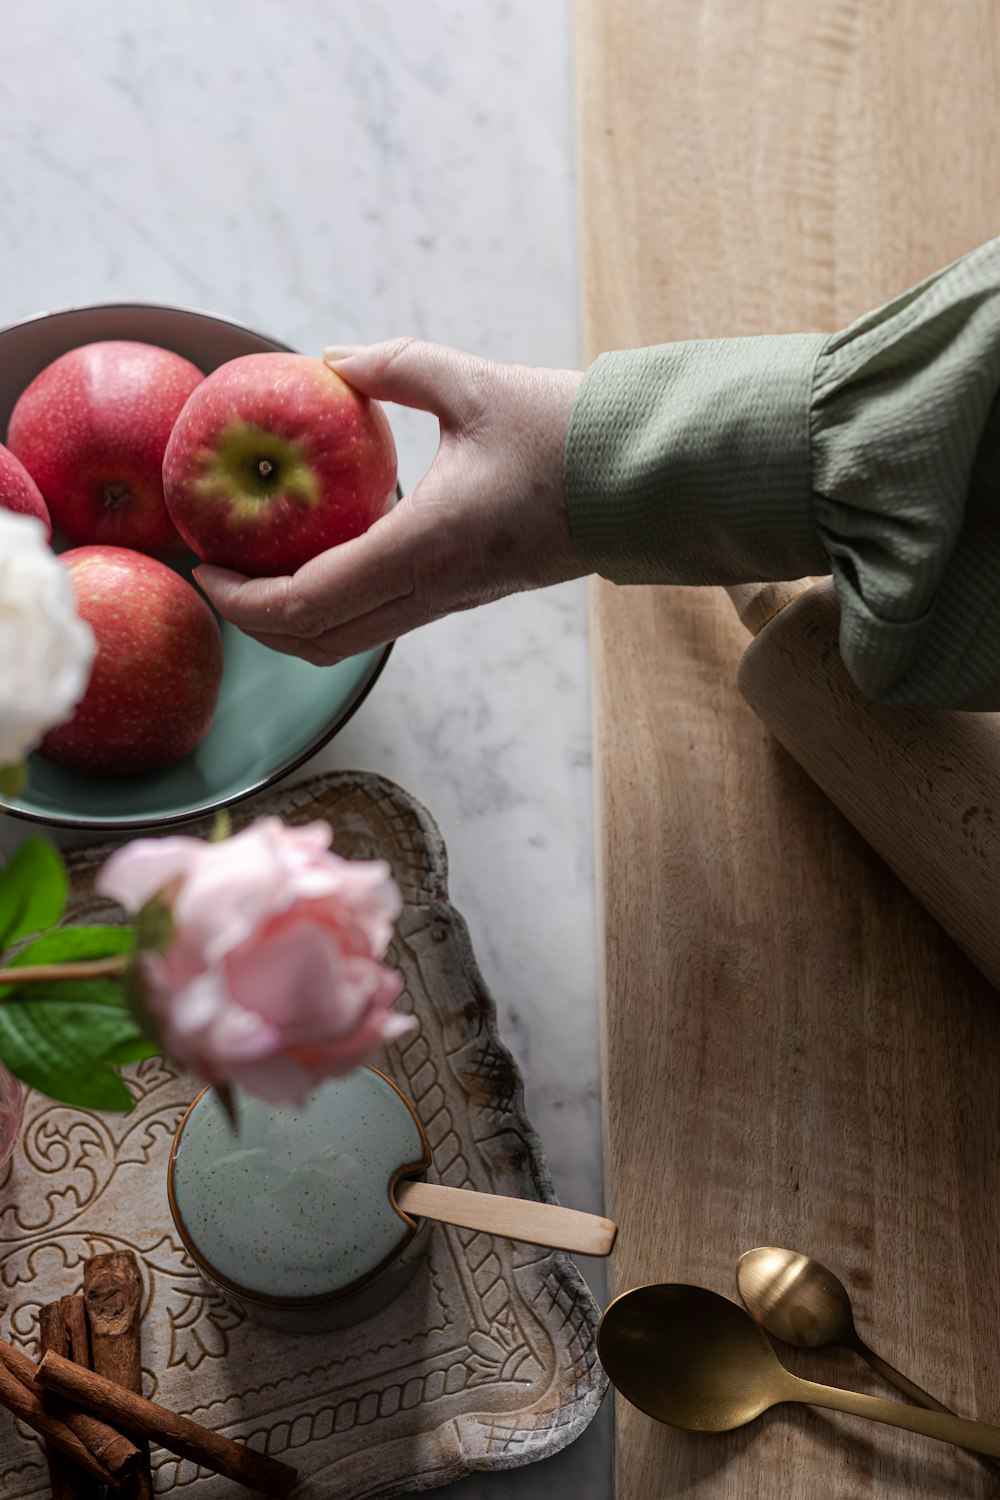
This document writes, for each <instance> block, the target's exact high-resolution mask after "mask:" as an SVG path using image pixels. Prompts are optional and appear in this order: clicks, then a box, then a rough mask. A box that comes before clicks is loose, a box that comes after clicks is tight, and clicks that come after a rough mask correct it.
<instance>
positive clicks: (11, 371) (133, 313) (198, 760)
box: [0, 303, 391, 833]
mask: <svg viewBox="0 0 1000 1500" xmlns="http://www.w3.org/2000/svg"><path fill="white" fill-rule="evenodd" d="M100 339H136V340H138V341H139V342H142V343H148V344H159V345H162V347H163V348H165V349H173V350H174V351H175V352H176V353H178V354H182V355H184V356H185V358H187V359H190V360H191V361H193V363H194V364H196V365H197V366H198V367H199V369H202V370H204V371H205V373H206V374H208V373H209V371H211V370H214V369H215V368H216V366H218V365H221V364H224V363H225V362H226V361H227V360H230V359H235V358H237V356H239V355H241V354H257V353H261V352H267V351H273V350H287V349H288V345H287V344H282V343H280V342H279V341H278V340H277V339H272V338H267V337H266V336H265V335H264V334H260V333H254V332H252V331H251V330H250V329H248V328H243V327H241V326H240V325H239V324H237V323H230V322H227V321H226V319H224V318H218V317H214V316H211V315H209V314H208V313H202V312H195V311H191V310H188V309H185V308H177V307H157V306H153V305H146V304H138V303H128V304H126V303H122V304H109V305H105V306H95V307H79V308H71V309H68V310H67V311H65V312H55V313H46V314H43V315H42V316H40V317H37V318H30V319H28V320H27V321H26V322H23V323H17V324H14V325H13V326H12V327H10V328H5V329H3V330H0V435H5V434H6V431H7V421H8V418H9V417H10V413H11V410H12V408H13V406H14V403H15V402H16V400H17V398H18V396H19V395H20V394H21V392H22V391H23V390H24V388H25V386H27V385H28V384H29V383H30V381H32V380H33V379H34V378H35V376H36V375H37V374H38V373H39V371H40V370H42V369H44V368H45V366H46V365H47V364H49V363H50V362H51V361H52V360H53V359H56V358H57V357H58V356H59V355H60V354H65V353H66V351H67V350H68V349H73V348H75V347H77V346H78V345H80V344H89V343H94V342H96V341H97V340H100ZM56 547H57V550H58V547H59V543H58V539H56ZM190 561H191V560H188V561H187V562H185V561H181V562H179V563H177V564H176V566H177V568H178V571H180V572H184V571H185V570H186V569H187V568H188V567H189V566H190ZM221 624H222V637H223V649H224V655H225V667H224V671H223V679H222V689H221V692H220V694H219V702H218V706H217V708H216V711H215V717H214V719H213V721H212V727H211V728H210V729H209V732H208V734H207V735H206V737H205V738H204V739H203V740H202V742H201V744H200V745H199V746H198V748H197V749H196V750H195V751H194V752H193V753H192V754H191V755H188V756H186V757H185V758H184V759H183V760H180V761H177V762H175V763H174V764H173V765H171V766H167V767H165V768H164V769H163V770H160V771H155V772H150V773H149V774H147V775H142V776H134V777H133V776H129V777H110V776H94V775H87V774H84V773H82V772H75V771H71V770H68V769H67V768H66V767H64V766H56V765H53V764H51V763H49V762H48V761H46V760H44V759H43V758H42V757H41V756H38V755H33V756H32V757H31V759H30V763H29V777H28V786H27V790H26V791H25V792H24V794H23V796H21V797H18V798H16V799H13V800H8V801H4V800H3V799H2V798H0V808H3V809H4V810H5V811H7V812H10V813H13V814H14V815H15V816H17V817H21V818H27V819H29V820H31V821H34V822H39V823H47V824H51V825H55V826H59V827H64V828H81V829H83V828H87V829H103V830H105V831H106V832H108V833H113V832H115V831H116V830H118V829H133V828H151V827H156V826H163V825H166V824H174V823H184V822H187V821H189V820H190V819H193V818H198V817H202V816H204V815H205V814H208V813H212V812H214V811H216V810H217V809H219V808H222V807H226V806H229V805H231V804H232V803H235V802H240V801H242V800H243V799H244V798H245V797H250V796H252V795H253V794H254V793H255V792H259V791H261V790H262V789H263V788H264V787H267V786H270V785H271V784H272V783H273V782H275V781H278V780H279V779H280V778H281V777H283V776H287V775H288V774H289V773H290V772H291V771H294V770H295V769H296V767H298V766H300V765H302V764H303V763H304V762H305V761H307V760H308V759H309V758H310V757H311V756H312V755H315V753H316V752H317V750H319V749H320V748H321V747H322V746H323V745H325V744H326V743H327V742H328V741H329V740H331V739H332V738H333V736H334V735H335V734H336V733H337V731H338V730H339V729H341V728H342V727H343V726H344V724H346V723H347V721H348V719H350V717H351V716H352V714H354V712H355V711H356V710H357V708H358V707H359V705H360V704H361V703H362V702H363V701H364V699H365V698H366V697H367V695H368V693H369V692H370V691H371V689H372V687H373V686H374V684H375V681H376V679H377V678H378V676H379V673H380V672H381V670H382V668H383V666H384V665H385V662H386V659H387V657H388V655H389V652H390V650H391V647H390V646H384V647H381V648H380V649H379V650H377V651H369V652H365V653H364V654H362V655H360V656H354V657H351V658H349V660H347V661H344V662H340V663H339V664H338V665H337V666H334V667H314V666H312V665H310V664H309V663H308V662H303V661H299V660H298V659H297V658H296V657H291V656H283V655H280V654H279V653H277V652H275V651H270V650H268V648H267V647H266V646H262V645H260V643H259V642H257V641H253V640H251V639H250V638H249V637H248V636H245V635H243V634H242V632H240V631H238V630H236V629H235V628H234V627H233V626H231V625H229V624H228V623H227V622H226V621H222V622H221Z"/></svg>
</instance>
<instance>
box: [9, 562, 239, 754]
mask: <svg viewBox="0 0 1000 1500" xmlns="http://www.w3.org/2000/svg"><path fill="white" fill-rule="evenodd" d="M60 561H61V562H62V563H63V564H64V565H65V566H66V568H68V570H69V575H70V579H71V581H72V584H73V591H74V593H75V594H76V598H77V613H78V614H79V615H80V617H81V618H82V619H84V620H86V622H87V624H88V625H89V626H90V628H91V630H92V631H93V632H94V635H95V637H96V640H97V656H96V658H95V660H94V665H93V668H92V669H91V674H90V682H89V684H88V686H87V691H86V693H85V694H84V696H83V699H82V701H81V702H80V703H79V704H78V706H77V710H76V713H75V715H74V717H73V718H72V719H71V720H70V721H69V723H67V724H61V725H59V726H58V728H56V729H52V730H50V731H49V733H48V734H47V735H46V736H45V738H44V739H43V740H42V743H41V745H40V747H39V752H38V753H39V754H40V755H43V756H45V758H46V759H47V760H52V761H56V762H57V763H58V764H59V765H63V766H71V767H73V768H74V769H76V770H83V771H99V772H107V773H112V774H133V773H136V772H139V771H152V770H156V769H157V768H158V767H160V766H164V765H167V764H169V763H170V762H171V761H174V760H179V759H180V758H181V756H183V755H187V754H189V752H190V751H192V750H193V749H194V748H195V746H196V745H197V744H198V743H199V742H200V741H201V740H202V739H203V738H204V736H205V734H206V733H207V731H208V727H209V725H210V724H211V722H212V715H213V713H214V711H215V705H216V702H217V700H218V696H219V687H220V684H221V682H222V632H221V631H220V629H219V624H218V621H217V620H216V618H215V616H214V614H213V613H212V611H211V609H210V608H209V607H208V605H207V604H206V602H205V600H204V599H203V598H202V596H201V595H200V594H199V593H198V591H197V589H195V588H193V587H192V585H191V584H190V583H188V582H187V581H186V580H185V579H183V578H182V577H181V576H180V574H179V573H175V572H174V571H173V569H172V568H168V567H167V565H166V564H165V563H161V562H157V560H156V559H155V558H152V557H148V556H146V555H145V554H144V553H141V552H133V551H130V550H128V549H127V548H124V547H103V546H96V547H76V548H74V549H73V550H72V551H70V552H64V553H63V554H62V556H61V558H60Z"/></svg>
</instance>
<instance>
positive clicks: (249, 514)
mask: <svg viewBox="0 0 1000 1500" xmlns="http://www.w3.org/2000/svg"><path fill="white" fill-rule="evenodd" d="M163 488H164V495H165V498H166V504H167V509H168V511H169V513H170V517H171V519H172V521H173V523H174V525H175V526H176V528H177V530H178V531H179V533H180V535H181V536H182V537H183V538H184V540H185V542H186V543H187V544H188V546H189V547H190V548H191V549H192V551H194V552H196V553H197V554H198V556H199V557H200V558H201V559H202V560H203V561H204V562H209V563H215V564H218V565H219V566H221V567H226V568H233V569H235V570H237V571H238V572H241V573H246V574H249V575H251V576H255V577H260V576H265V575H269V576H274V575H277V574H284V573H293V572H295V570H296V569H297V568H299V567H301V566H302V564H303V563H305V562H308V560H309V559H310V558H311V557H315V556H316V555H317V554H318V553H320V552H325V551H327V549H328V548H330V547H336V546H338V545H339V544H340V543H342V542H346V541H349V540H350V539H351V538H352V537H356V536H360V535H361V533H362V532H364V531H367V529H368V528H369V526H371V525H372V523H373V522H374V521H376V520H378V519H379V517H380V516H383V515H385V514H386V512H387V511H388V510H389V509H390V508H391V506H392V504H393V501H394V499H395V496H396V447H395V443H394V442H393V437H392V431H391V429H390V427H389V423H388V420H387V418H386V416H385V413H384V412H383V411H382V408H381V407H380V406H379V405H378V403H377V402H375V401H372V400H370V399H369V398H368V397H367V396H363V395H361V394H360V392H358V391H355V390H354V389H353V388H352V387H351V386H349V385H348V384H347V383H346V381H344V380H342V379H341V378H340V376H339V375H337V374H336V373H335V372H334V371H333V370H331V369H329V368H328V367H327V366H326V365H324V364H323V362H322V361H321V360H319V359H313V358H311V357H310V356H308V355H304V354H280V353H274V354H248V355H243V356H241V357H240V358H238V359H234V360H230V361H229V362H228V363H227V364H224V365H222V366H220V367H219V368H218V369H216V370H214V371H213V372H212V373H211V374H210V375H209V376H207V378H206V379H205V380H204V381H202V383H201V384H200V385H198V386H197V387H196V388H195V390H194V391H192V393H191V395H190V396H189V397H188V399H187V401H186V403H185V405H184V407H183V409H182V411H181V413H180V416H179V417H178V418H177V421H176V424H175V426H174V429H173V431H172V433H171V434H170V440H169V442H168V443H167V449H166V453H165V454H164V459H163Z"/></svg>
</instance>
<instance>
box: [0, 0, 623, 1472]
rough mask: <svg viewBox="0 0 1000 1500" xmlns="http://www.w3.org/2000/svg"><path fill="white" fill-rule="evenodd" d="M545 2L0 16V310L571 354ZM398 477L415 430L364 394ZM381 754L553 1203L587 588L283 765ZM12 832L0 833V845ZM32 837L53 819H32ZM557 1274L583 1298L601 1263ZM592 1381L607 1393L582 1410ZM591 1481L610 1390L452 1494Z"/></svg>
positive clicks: (581, 986)
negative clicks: (466, 951)
mask: <svg viewBox="0 0 1000 1500" xmlns="http://www.w3.org/2000/svg"><path fill="white" fill-rule="evenodd" d="M570 20H571V14H570V6H569V3H568V0H546V3H545V4H539V3H538V0H480V3H479V4H477V5H469V4H467V3H466V0H422V3H420V4H417V5H414V4H404V3H402V0H367V3H366V4H364V5H360V6H359V5H349V4H346V3H343V0H294V4H291V5H288V6H274V5H271V4H268V3H266V0H241V3H240V4H239V5H238V6H237V5H236V4H235V3H225V0H220V3H217V4H212V5H200V4H197V3H195V0H175V3H174V4H172V5H170V6H160V7H152V6H136V5H134V4H128V3H126V0H93V3H92V4H90V5H87V6H78V5H74V4H72V3H71V0H36V3H35V4H34V5H33V6H31V7H20V8H19V9H18V13H17V19H16V22H11V24H9V25H8V26H7V28H6V29H5V35H4V64H5V66H4V108H3V112H2V118H0V265H2V270H3V275H2V276H0V324H6V323H8V322H12V321H14V320H16V319H18V318H21V317H24V316H27V315H29V314H32V313H35V312H39V311H42V310H45V309H49V308H55V307H61V306H67V305H73V304H79V303H90V302H98V301H119V300H122V301H127V300H141V301H150V302H175V303H179V304H183V305H186V306H196V307H201V308H205V309H207V310H210V311H212V312H216V313H220V314H223V315H225V316H229V317H233V318H236V319H239V320H241V321H244V322H247V323H249V324H251V325H252V326H254V327H256V328H259V329H261V330H263V331H264V332H267V333H270V334H272V335H274V336H275V337H277V338H280V339H283V340H286V341H287V342H288V343H290V344H292V345H293V346H294V347H296V348H299V349H302V350H303V351H305V352H318V351H319V350H320V349H321V348H322V347H323V345H324V344H326V343H329V342H332V341H335V340H336V341H339V342H353V341H359V342H366V341H370V340H375V339H379V338H383V337H391V336H395V335H397V334H413V335H417V336H419V337H425V338H431V339H434V340H437V341H440V342H444V343H451V344H455V345H457V346H459V347H461V348H464V349H468V350H471V351H474V352H476V353H479V354H482V355H484V356H486V357H489V358H494V359H498V360H504V361H512V362H522V363H526V364H538V365H545V364H547V365H553V366H573V365H576V364H578V362H579V359H580V352H579V327H578V315H577V270H576V255H575V202H574V169H573V135H572V117H573V110H572V99H571V66H572V57H571V30H570ZM390 418H391V420H392V425H393V430H394V432H395V435H396V439H397V443H398V447H399V452H400V468H401V480H402V483H403V486H404V489H410V488H412V487H413V486H414V485H415V484H416V483H417V481H418V480H419V478H420V476H421V474H422V473H423V472H424V470H425V469H426V467H427V465H428V464H429V462H430V460H431V458H432V457H433V454H434V450H435V446H436V437H437V434H436V424H435V423H434V422H433V420H432V419H430V418H428V417H426V416H425V415H423V414H420V413H413V412H407V411H403V410H401V409H398V408H392V409H390ZM351 767H356V768H359V769H366V770H373V771H378V772H381V773H383V774H385V775H387V776H389V777H391V778H392V779H393V780H395V781H398V782H399V783H400V784H401V785H402V786H404V787H405V788H407V790H409V791H410V792H411V793H412V794H413V795H414V796H415V797H417V798H418V799H419V800H421V801H422V802H424V803H425V805H426V806H427V807H428V809H429V810H430V811H431V813H432V815H433V816H434V818H435V820H436V821H437V822H438V824H439V825H440V827H441V830H442V833H443V835H444V837H445V839H446V842H447V845H448V850H449V856H450V863H451V871H450V887H451V896H452V900H453V901H454V903H455V905H456V906H457V908H458V909H459V910H460V911H461V912H462V913H463V915H464V916H465V918H466V920H467V921H468V923H469V926H470V928H471V934H472V941H473V945H474V948H475V951H476V954H477V957H478V959H479V962H480V965H481V967H482V970H483V973H484V976H485V978H486V981H487V983H488V985H489V986H490V989H491V990H492V992H493V994H494V996H495V998H496V1001H497V1005H498V1010H499V1018H500V1028H501V1035H502V1036H503V1038H504V1040H505V1041H506V1042H507V1044H508V1045H509V1046H510V1048H511V1050H512V1051H513V1052H514V1054H515V1056H516V1057H517V1059H518V1062H519V1064H520V1066H521V1069H522V1071H523V1073H524V1076H525V1088H526V1100H527V1109H528V1113H529V1115H530V1117H531V1119H532V1121H533V1123H534V1124H535V1126H536V1127H537V1129H538V1131H539V1134H540V1136H541V1139H542V1141H543V1143H544V1146H545V1150H546V1154H547V1157H548V1160H549V1165H550V1168H551V1171H552V1177H553V1180H554V1184H555V1187H556V1191H557V1192H558V1193H559V1195H560V1197H561V1199H562V1201H563V1202H565V1203H568V1204H571V1205H573V1206H575V1207H580V1208H589V1209H594V1210H599V1209H600V1208H601V1206H602V1190H601V1148H600V1089H599V1070H598V1040H597V1037H598V1031H597V999H596V995H597V979H596V962H595V932H594V885H593V859H592V848H593V829H592V814H591V796H592V790H591V768H590V730H589V704H588V690H587V635H586V608H585V586H584V585H583V584H582V583H577V584H566V585H562V586H560V587H558V588H555V589H550V590H545V591H541V592H538V593H534V594H527V595H521V596H519V597H517V598H513V599H507V600H503V601H501V602H499V603H497V604H493V605H490V606H488V607H487V608H485V609H480V610H476V611H472V612H471V613H469V614H465V615H461V616H454V617H452V618H450V619H447V620H443V621H440V622H438V623H437V624H435V625H432V626H429V627H427V628H426V629H424V630H422V631H419V632H417V633H415V634H414V635H411V636H407V637H404V638H403V639H402V640H400V641H399V642H398V643H397V644H396V646H395V648H394V650H393V653H392V656H391V657H390V660H389V663H388V665H387V667H386V669H385V672H384V673H383V676H382V679H381V681H380V682H379V684H378V686H377V688H376V690H375V692H374V693H373V694H372V696H371V697H370V698H369V700H368V701H367V702H366V703H365V704H364V706H363V707H362V709H361V710H360V711H359V713H358V714H357V715H356V716H355V718H354V719H353V720H352V721H351V723H350V724H349V725H348V726H347V727H346V729H345V730H344V731H343V732H342V733H341V734H340V735H339V736H338V737H337V739H336V740H334V742H333V743H332V744H331V745H330V746H329V747H328V748H327V749H326V750H325V751H323V752H322V753H321V754H320V755H319V756H318V757H317V758H316V759H315V761H314V762H313V763H312V764H311V765H310V766H308V767H306V768H305V769H304V773H303V774H305V773H308V772H311V771H314V770H326V769H346V768H351ZM27 832H29V830H28V829H27V827H26V826H24V825H18V826H13V825H12V824H11V823H10V821H9V820H8V826H7V827H6V828H4V829H2V830H0V840H2V844H3V847H4V848H5V849H10V848H11V847H13V845H14V844H16V843H17V842H18V841H19V840H20V838H22V837H24V836H25V835H26V834H27ZM57 841H58V842H62V843H64V844H69V843H71V842H74V841H75V842H81V840H74V839H73V838H72V836H70V835H65V834H63V835H59V836H58V838H57ZM583 1269H584V1273H585V1274H586V1275H587V1276H588V1279H589V1280H590V1281H591V1284H592V1285H593V1286H594V1288H595V1291H596V1293H597V1295H598V1297H599V1298H600V1297H602V1296H603V1284H604V1283H603V1268H602V1267H601V1266H600V1265H588V1264H585V1265H584V1267H583ZM606 1405H607V1404H606ZM543 1486H544V1488H545V1490H546V1491H547V1493H549V1494H551V1495H552V1496H553V1497H554V1500H562V1497H566V1500H569V1497H571V1496H572V1497H573V1500H606V1497H607V1496H608V1495H610V1492H611V1478H610V1411H608V1410H606V1411H605V1412H604V1413H602V1416H601V1417H600V1418H599V1419H598V1420H597V1421H596V1422H594V1423H593V1424H592V1426H591V1428H590V1429H589V1430H588V1431H587V1432H586V1433H585V1434H584V1436H583V1437H582V1438H580V1439H579V1440H578V1441H577V1442H576V1443H574V1444H573V1445H572V1446H571V1447H570V1448H568V1449H566V1450H565V1451H564V1452H563V1453H561V1454H558V1455H556V1457H554V1458H553V1459H550V1460H547V1461H546V1462H545V1463H544V1464H542V1465H531V1466H529V1467H527V1468H525V1469H514V1470H511V1471H509V1472H503V1473H492V1474H486V1475H482V1476H478V1477H473V1478H470V1479H468V1480H465V1481H463V1482H461V1483H460V1484H458V1485H456V1486H453V1487H451V1488H450V1489H449V1490H448V1491H447V1493H448V1494H449V1496H453V1497H455V1500H527V1497H529V1496H536V1495H538V1494H539V1493H540V1492H541V1489H542V1487H543Z"/></svg>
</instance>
